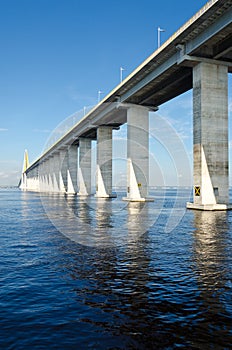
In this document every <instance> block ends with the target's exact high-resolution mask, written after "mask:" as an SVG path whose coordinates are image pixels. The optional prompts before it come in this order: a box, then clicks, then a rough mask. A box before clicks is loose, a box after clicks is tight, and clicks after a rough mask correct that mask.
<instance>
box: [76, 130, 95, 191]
mask: <svg viewBox="0 0 232 350" xmlns="http://www.w3.org/2000/svg"><path fill="white" fill-rule="evenodd" d="M91 143H92V140H91V139H89V138H84V137H81V138H80V139H79V169H78V187H79V191H78V195H79V196H89V195H91Z"/></svg>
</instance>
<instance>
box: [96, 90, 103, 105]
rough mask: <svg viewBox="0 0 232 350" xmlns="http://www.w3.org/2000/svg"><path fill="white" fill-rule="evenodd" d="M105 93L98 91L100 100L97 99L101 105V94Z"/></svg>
mask: <svg viewBox="0 0 232 350" xmlns="http://www.w3.org/2000/svg"><path fill="white" fill-rule="evenodd" d="M102 93H103V91H101V90H98V98H97V102H98V103H99V102H100V101H101V94H102Z"/></svg>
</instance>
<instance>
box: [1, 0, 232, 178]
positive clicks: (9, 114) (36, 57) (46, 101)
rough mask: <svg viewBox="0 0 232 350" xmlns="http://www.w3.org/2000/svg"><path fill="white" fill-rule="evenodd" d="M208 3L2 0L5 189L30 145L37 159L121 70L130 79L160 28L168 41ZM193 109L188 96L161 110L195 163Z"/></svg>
mask: <svg viewBox="0 0 232 350" xmlns="http://www.w3.org/2000/svg"><path fill="white" fill-rule="evenodd" d="M205 3H206V1H205V0H197V1H189V2H186V1H184V0H176V1H175V2H174V1H171V0H166V1H154V0H143V1H142V2H135V1H134V0H133V1H132V0H123V1H122V0H117V1H111V2H109V1H106V0H98V1H88V0H20V1H19V0H0V43H1V56H0V77H1V79H0V146H1V154H0V185H16V184H17V182H18V179H19V176H20V172H21V169H22V159H23V153H24V149H25V148H26V149H28V152H29V159H30V160H31V161H32V160H33V159H35V158H36V157H37V156H39V154H40V153H41V152H42V150H43V147H44V145H45V143H46V140H47V139H48V138H49V135H50V133H51V132H52V131H53V130H54V128H55V127H56V126H57V125H58V124H59V123H60V122H62V121H63V120H64V119H65V118H67V117H68V116H69V115H71V114H73V113H74V112H76V111H78V110H80V109H82V108H83V106H89V105H94V104H95V103H96V102H97V99H98V91H99V90H101V91H103V93H102V96H104V95H106V94H107V93H108V92H110V90H112V89H113V88H114V87H115V86H116V85H117V84H118V83H119V80H120V67H121V66H122V67H124V68H125V71H124V72H123V75H124V77H125V76H126V75H128V74H129V73H131V72H132V71H133V70H134V69H135V68H136V67H137V66H138V65H139V64H140V63H141V62H143V61H144V60H145V59H146V58H147V57H148V56H149V55H150V54H151V53H152V52H153V51H154V50H155V49H156V48H157V27H158V26H160V27H162V28H164V29H165V32H163V33H161V42H164V41H165V40H166V39H168V38H169V37H170V36H171V35H172V34H173V33H174V32H175V31H176V30H177V29H178V28H179V27H180V26H181V25H182V24H184V23H185V22H186V21H187V20H188V19H189V18H190V17H191V16H192V15H194V14H195V12H197V11H198V10H199V9H200V8H201V7H202V6H203V5H204V4H205ZM229 81H230V84H231V78H230V80H229ZM230 95H231V91H230ZM191 109H192V102H191V92H188V93H187V94H184V95H182V96H180V97H178V98H177V99H174V100H172V101H170V102H168V103H166V104H164V105H163V106H161V107H160V110H159V112H158V113H159V115H160V116H162V117H166V118H167V119H168V120H169V122H170V124H171V125H172V127H173V128H174V129H175V130H176V133H177V135H179V137H180V138H181V139H182V141H183V143H184V145H185V147H186V150H187V153H188V155H189V157H190V162H191V154H192V136H191V132H192V131H191V127H192V126H191V123H192V110H191ZM230 109H231V99H230ZM230 114H231V113H230ZM121 133H122V135H123V130H122V131H121ZM151 151H152V152H154V153H155V150H153V149H152V150H151ZM170 182H172V180H171V179H170Z"/></svg>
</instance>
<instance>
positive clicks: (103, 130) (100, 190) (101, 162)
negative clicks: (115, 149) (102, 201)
mask: <svg viewBox="0 0 232 350" xmlns="http://www.w3.org/2000/svg"><path fill="white" fill-rule="evenodd" d="M96 177H97V178H96V197H101V198H109V197H114V196H113V194H112V127H110V126H100V127H99V128H98V129H97V176H96Z"/></svg>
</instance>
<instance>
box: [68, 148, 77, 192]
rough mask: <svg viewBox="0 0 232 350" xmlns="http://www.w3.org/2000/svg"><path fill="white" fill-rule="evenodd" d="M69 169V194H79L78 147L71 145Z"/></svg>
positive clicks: (69, 149)
mask: <svg viewBox="0 0 232 350" xmlns="http://www.w3.org/2000/svg"><path fill="white" fill-rule="evenodd" d="M67 156H68V169H67V193H68V194H76V193H77V146H76V145H71V146H69V148H68V151H67Z"/></svg>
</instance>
